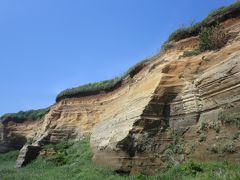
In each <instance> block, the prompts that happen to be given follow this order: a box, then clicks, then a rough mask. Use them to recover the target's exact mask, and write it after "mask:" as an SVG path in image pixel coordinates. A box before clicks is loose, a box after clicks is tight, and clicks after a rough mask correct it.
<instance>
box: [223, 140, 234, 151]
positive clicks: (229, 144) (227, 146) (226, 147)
mask: <svg viewBox="0 0 240 180" xmlns="http://www.w3.org/2000/svg"><path fill="white" fill-rule="evenodd" d="M222 152H224V153H234V152H236V146H235V144H234V143H233V142H227V143H226V144H224V146H223V148H222Z"/></svg>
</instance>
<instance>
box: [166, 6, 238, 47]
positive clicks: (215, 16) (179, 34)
mask: <svg viewBox="0 0 240 180" xmlns="http://www.w3.org/2000/svg"><path fill="white" fill-rule="evenodd" d="M237 8H238V9H237ZM239 8H240V2H236V3H233V4H231V5H230V6H226V7H225V6H224V7H221V8H219V9H217V10H214V11H212V12H211V13H210V14H209V15H208V16H207V17H206V18H205V19H203V20H202V21H201V22H199V23H196V24H194V25H191V26H189V27H186V28H180V29H178V30H176V31H175V32H173V33H172V34H171V35H170V36H169V37H168V39H167V41H166V42H165V43H164V45H163V49H165V48H164V47H167V44H168V43H169V42H170V41H179V40H181V39H185V38H189V37H191V36H197V35H198V34H199V33H200V31H201V29H203V28H204V27H211V26H213V25H216V24H217V23H220V22H223V21H225V20H226V19H228V18H231V17H235V16H239V14H240V13H239ZM228 11H229V12H230V13H229V14H226V15H224V14H225V13H227V12H228ZM220 15H224V16H220Z"/></svg>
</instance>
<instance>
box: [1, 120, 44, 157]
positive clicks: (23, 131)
mask: <svg viewBox="0 0 240 180" xmlns="http://www.w3.org/2000/svg"><path fill="white" fill-rule="evenodd" d="M41 125H42V121H32V120H27V121H24V122H14V121H9V122H3V123H1V124H0V153H3V152H7V151H9V150H12V149H21V148H22V147H23V145H24V144H25V143H26V142H31V141H32V139H33V137H34V136H35V135H36V129H37V128H38V127H39V126H41Z"/></svg>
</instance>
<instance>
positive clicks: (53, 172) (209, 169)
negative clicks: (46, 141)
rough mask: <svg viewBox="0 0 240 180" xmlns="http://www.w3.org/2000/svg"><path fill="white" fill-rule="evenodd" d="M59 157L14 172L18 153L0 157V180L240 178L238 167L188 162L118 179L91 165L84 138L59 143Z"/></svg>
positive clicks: (116, 175) (225, 164)
mask: <svg viewBox="0 0 240 180" xmlns="http://www.w3.org/2000/svg"><path fill="white" fill-rule="evenodd" d="M55 149H57V151H58V155H55V156H54V157H51V158H38V159H37V160H36V161H35V162H33V163H31V164H30V165H29V166H27V167H24V168H22V169H15V168H14V163H15V160H16V155H17V152H16V151H15V152H10V153H8V154H3V155H0V179H3V180H25V179H28V180H43V179H44V180H55V179H59V180H61V179H63V180H66V179H71V180H72V179H73V180H74V179H76V180H77V179H83V180H85V179H87V180H96V179H99V180H101V179H104V180H105V179H106V180H124V179H125V180H129V179H150V180H151V179H164V180H165V179H166V180H167V179H169V180H172V179H178V180H181V179H204V180H207V179H209V180H212V179H220V180H221V179H228V180H231V179H236V180H237V179H240V171H239V170H240V165H232V164H228V163H227V162H212V163H198V162H193V161H189V162H186V163H184V164H182V165H177V166H175V167H172V168H171V169H169V170H168V171H165V172H159V173H158V174H157V175H155V176H151V177H147V176H144V175H137V176H125V177H124V176H120V175H118V174H116V173H114V172H112V171H111V170H108V169H103V168H99V167H96V166H94V165H93V164H92V162H91V157H92V153H91V152H90V146H89V141H88V140H87V139H85V140H83V141H81V142H78V143H75V144H73V145H67V146H66V145H65V144H60V145H58V146H57V147H55Z"/></svg>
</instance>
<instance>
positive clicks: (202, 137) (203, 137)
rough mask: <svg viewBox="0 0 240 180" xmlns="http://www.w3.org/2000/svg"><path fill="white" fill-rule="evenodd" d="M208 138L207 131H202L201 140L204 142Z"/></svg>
mask: <svg viewBox="0 0 240 180" xmlns="http://www.w3.org/2000/svg"><path fill="white" fill-rule="evenodd" d="M206 139H207V136H206V134H205V133H201V134H200V136H199V142H204V141H206Z"/></svg>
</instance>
